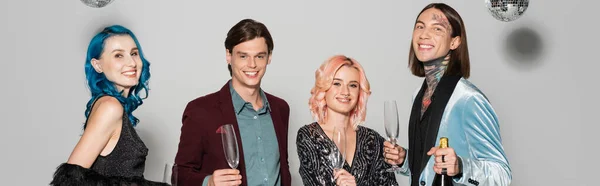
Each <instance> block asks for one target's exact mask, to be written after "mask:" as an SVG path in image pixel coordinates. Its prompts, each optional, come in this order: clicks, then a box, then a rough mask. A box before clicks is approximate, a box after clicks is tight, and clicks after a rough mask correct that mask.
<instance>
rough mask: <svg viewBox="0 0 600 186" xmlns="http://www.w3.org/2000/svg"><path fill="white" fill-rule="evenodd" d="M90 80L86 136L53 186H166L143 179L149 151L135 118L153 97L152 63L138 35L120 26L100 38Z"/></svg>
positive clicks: (93, 49) (94, 44) (90, 56)
mask: <svg viewBox="0 0 600 186" xmlns="http://www.w3.org/2000/svg"><path fill="white" fill-rule="evenodd" d="M85 75H86V79H87V83H88V86H89V88H90V92H91V94H92V97H91V99H90V101H88V103H87V108H86V111H85V117H86V122H85V124H84V126H83V128H84V132H83V135H82V136H81V139H80V140H79V142H78V143H77V145H76V146H75V149H74V150H73V152H72V153H71V156H70V157H69V160H68V161H67V162H66V163H63V164H61V165H60V166H59V167H58V169H57V170H56V172H55V173H54V179H53V180H52V182H51V183H50V185H167V184H164V183H158V182H153V181H149V180H146V179H145V178H144V175H143V173H144V167H145V160H146V155H147V154H148V148H147V147H146V146H145V145H144V142H143V141H142V140H141V139H140V137H139V136H138V135H137V133H136V131H135V129H134V128H133V127H134V126H135V125H136V124H137V123H138V122H139V120H138V119H137V118H136V117H135V116H133V115H132V112H133V111H134V110H135V109H136V108H137V107H138V106H140V105H141V104H142V103H143V102H142V99H145V98H146V97H147V96H148V80H149V79H150V63H148V61H147V60H146V59H145V58H144V55H143V52H142V48H141V46H140V43H139V42H138V40H137V39H136V37H135V35H134V34H133V33H132V32H131V31H130V30H129V29H127V28H125V27H123V26H119V25H114V26H110V27H106V28H105V29H104V30H103V31H102V32H100V33H98V34H96V36H94V37H93V38H92V41H91V42H90V45H89V46H88V51H87V58H86V61H85ZM142 90H143V91H144V95H145V97H144V98H142V97H141V96H140V92H141V91H142Z"/></svg>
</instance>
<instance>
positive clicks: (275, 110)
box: [265, 93, 287, 157]
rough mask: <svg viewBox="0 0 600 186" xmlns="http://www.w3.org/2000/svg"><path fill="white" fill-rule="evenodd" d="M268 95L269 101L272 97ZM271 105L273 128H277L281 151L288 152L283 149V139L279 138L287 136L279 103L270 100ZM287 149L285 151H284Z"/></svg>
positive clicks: (276, 132)
mask: <svg viewBox="0 0 600 186" xmlns="http://www.w3.org/2000/svg"><path fill="white" fill-rule="evenodd" d="M265 95H267V96H266V97H267V100H268V101H269V99H270V98H271V95H269V94H266V93H265ZM269 106H270V107H271V108H270V109H271V113H270V114H271V120H272V121H273V128H274V129H275V136H277V139H278V140H277V141H278V142H277V144H278V146H279V152H287V149H283V147H284V145H283V144H281V141H282V140H279V139H283V138H286V134H282V133H283V131H284V125H283V122H282V121H281V113H280V110H279V105H277V104H276V102H274V101H269ZM282 150H285V151H282ZM279 156H280V157H282V156H283V155H281V154H280V155H279Z"/></svg>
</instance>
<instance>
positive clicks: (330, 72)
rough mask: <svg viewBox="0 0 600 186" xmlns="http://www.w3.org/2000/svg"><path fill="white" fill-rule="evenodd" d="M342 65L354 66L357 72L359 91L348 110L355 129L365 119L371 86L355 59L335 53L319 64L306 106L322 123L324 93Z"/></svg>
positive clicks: (324, 109)
mask: <svg viewBox="0 0 600 186" xmlns="http://www.w3.org/2000/svg"><path fill="white" fill-rule="evenodd" d="M343 66H348V67H354V68H356V69H357V70H358V73H359V85H360V91H359V94H358V102H357V104H356V107H355V108H354V109H353V110H352V111H350V123H352V127H353V128H354V130H356V129H357V127H358V125H360V124H362V123H363V122H364V121H365V117H366V115H367V100H368V98H369V96H370V95H371V87H370V85H369V81H368V80H367V76H366V75H365V71H364V69H363V68H362V66H361V65H360V64H359V63H358V62H357V61H356V60H354V59H352V58H349V57H346V56H343V55H336V56H333V57H331V58H329V59H328V60H327V61H325V62H324V63H323V64H321V67H319V69H317V71H316V72H315V86H314V87H313V88H312V89H311V90H310V94H311V96H310V98H309V99H308V106H309V108H310V112H311V114H312V116H313V118H314V119H315V120H317V122H319V123H324V122H325V120H326V119H327V102H326V101H325V94H326V92H327V90H329V88H331V85H332V84H333V78H334V77H335V74H336V73H337V71H338V70H339V69H340V68H342V67H343Z"/></svg>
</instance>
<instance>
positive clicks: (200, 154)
mask: <svg viewBox="0 0 600 186" xmlns="http://www.w3.org/2000/svg"><path fill="white" fill-rule="evenodd" d="M265 95H266V97H267V100H268V101H269V106H270V108H271V119H272V120H273V125H274V128H275V133H276V136H277V142H278V144H279V154H280V159H279V163H280V169H281V170H280V176H281V184H282V186H290V185H291V184H292V178H291V175H290V170H289V162H288V151H287V146H288V142H287V139H288V122H289V116H290V107H289V105H288V104H287V102H285V101H284V100H283V99H281V98H278V97H275V96H273V95H270V94H268V93H266V92H265ZM182 123H183V126H182V127H181V137H180V139H179V149H178V150H177V155H176V157H175V164H177V167H176V168H175V169H176V170H173V179H174V177H175V175H177V185H178V186H187V185H195V186H196V185H202V182H203V181H204V177H206V176H208V175H211V174H212V173H213V172H214V171H215V170H217V169H228V168H230V167H229V165H228V164H227V160H225V153H224V152H223V144H222V142H221V134H220V133H217V129H218V128H219V127H220V126H222V125H224V124H233V126H234V128H235V133H236V135H237V136H238V137H237V141H238V151H239V154H240V157H239V158H240V162H239V165H238V168H237V169H238V170H240V172H241V175H242V185H244V186H245V185H247V183H248V182H247V180H246V178H247V177H246V167H245V164H244V152H243V150H242V149H243V148H242V145H243V143H242V141H241V138H240V137H239V136H240V131H239V127H238V123H237V118H236V116H235V113H234V109H233V102H232V101H231V93H230V92H229V82H228V83H226V84H225V86H223V88H221V90H219V91H218V92H215V93H212V94H208V95H206V96H202V97H199V98H196V99H195V100H192V101H190V102H189V103H188V104H187V106H186V108H185V111H184V112H183V118H182ZM175 171H177V172H175Z"/></svg>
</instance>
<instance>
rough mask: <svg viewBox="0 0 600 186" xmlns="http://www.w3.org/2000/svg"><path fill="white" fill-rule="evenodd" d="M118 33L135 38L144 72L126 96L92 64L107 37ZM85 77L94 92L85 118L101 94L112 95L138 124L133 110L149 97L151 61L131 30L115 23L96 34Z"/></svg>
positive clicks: (99, 53) (86, 62)
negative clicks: (143, 95)
mask: <svg viewBox="0 0 600 186" xmlns="http://www.w3.org/2000/svg"><path fill="white" fill-rule="evenodd" d="M118 35H129V36H131V38H133V41H134V42H135V45H136V46H137V48H138V52H139V55H140V58H141V59H142V64H143V65H142V74H141V75H140V79H139V80H138V84H137V85H136V86H133V87H131V88H130V89H129V94H128V95H129V96H128V97H124V96H123V95H122V92H123V91H120V92H119V91H118V90H117V88H116V87H115V84H114V83H113V82H111V81H109V80H108V79H107V78H106V76H105V75H104V73H98V72H96V70H94V67H93V66H92V59H100V56H101V55H102V52H103V51H104V44H105V41H106V39H108V38H110V37H112V36H118ZM85 78H86V79H87V84H88V87H89V88H90V92H91V94H92V98H91V99H90V100H89V101H88V103H87V105H86V107H87V108H86V109H85V118H86V121H87V119H88V117H89V116H90V112H91V110H92V106H93V104H94V102H95V101H96V99H98V98H99V97H101V96H105V95H107V96H112V97H115V98H117V100H119V102H121V104H122V105H123V108H124V110H125V113H127V115H128V116H129V120H130V121H131V124H132V125H133V126H136V125H137V123H138V122H139V120H138V119H137V118H136V117H135V116H133V114H132V112H133V111H134V110H135V109H137V107H138V106H140V105H142V103H143V101H142V100H143V99H146V98H147V97H148V80H149V79H150V63H149V62H148V60H146V58H144V52H142V46H140V43H139V42H138V40H137V38H136V37H135V35H134V34H133V32H131V30H129V29H127V28H125V27H123V26H120V25H113V26H109V27H106V28H104V30H102V32H100V33H98V34H96V36H94V37H93V38H92V41H90V45H89V46H88V50H87V57H86V59H85ZM142 90H144V92H145V97H143V98H142V97H140V95H139V93H140V91H142ZM86 126H87V122H86V123H85V124H84V126H83V127H84V128H85V127H86Z"/></svg>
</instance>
